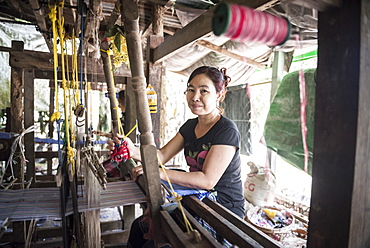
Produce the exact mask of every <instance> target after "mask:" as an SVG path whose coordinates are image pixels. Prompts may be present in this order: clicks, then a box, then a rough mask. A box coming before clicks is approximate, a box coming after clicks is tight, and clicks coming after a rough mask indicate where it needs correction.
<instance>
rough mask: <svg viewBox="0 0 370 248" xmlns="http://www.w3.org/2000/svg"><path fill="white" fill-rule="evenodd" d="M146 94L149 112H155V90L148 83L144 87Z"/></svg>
mask: <svg viewBox="0 0 370 248" xmlns="http://www.w3.org/2000/svg"><path fill="white" fill-rule="evenodd" d="M146 96H147V99H148V105H149V111H150V113H151V114H155V113H157V93H156V92H155V90H154V88H153V86H151V85H150V84H149V85H148V87H147V88H146Z"/></svg>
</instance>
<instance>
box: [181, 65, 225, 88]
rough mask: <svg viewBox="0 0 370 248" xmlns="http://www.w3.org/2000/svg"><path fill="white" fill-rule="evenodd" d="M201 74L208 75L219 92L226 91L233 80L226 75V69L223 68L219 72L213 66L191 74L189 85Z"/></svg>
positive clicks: (200, 68) (201, 68) (199, 69)
mask: <svg viewBox="0 0 370 248" xmlns="http://www.w3.org/2000/svg"><path fill="white" fill-rule="evenodd" d="M199 74H206V75H207V77H209V78H210V79H211V80H212V82H213V84H214V85H215V88H216V91H217V92H220V91H221V90H223V89H226V87H227V85H228V84H229V82H230V80H231V78H230V77H229V76H227V75H226V68H221V69H220V70H219V69H217V68H215V67H212V66H201V67H198V68H197V69H195V70H194V71H193V72H192V73H191V75H190V77H189V80H188V84H189V83H190V81H191V80H192V79H193V78H194V77H195V76H196V75H199Z"/></svg>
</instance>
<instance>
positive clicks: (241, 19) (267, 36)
mask: <svg viewBox="0 0 370 248" xmlns="http://www.w3.org/2000/svg"><path fill="white" fill-rule="evenodd" d="M212 30H213V33H214V34H215V35H217V36H220V35H224V36H226V37H229V38H230V39H231V40H236V41H239V42H246V43H247V42H251V43H254V42H256V43H263V44H266V45H268V46H279V45H282V44H284V43H285V42H286V41H287V40H288V39H289V36H290V30H291V24H290V22H289V21H288V20H287V19H286V18H283V17H277V16H274V15H271V14H269V13H265V12H261V11H257V10H254V9H252V8H249V7H246V6H241V5H237V4H228V3H220V4H219V5H218V6H217V7H216V9H215V10H214V15H213V18H212Z"/></svg>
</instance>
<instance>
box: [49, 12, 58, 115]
mask: <svg viewBox="0 0 370 248" xmlns="http://www.w3.org/2000/svg"><path fill="white" fill-rule="evenodd" d="M49 9H50V12H49V18H50V20H51V23H52V29H53V56H54V92H55V112H54V113H53V114H52V116H51V118H50V121H52V122H53V121H55V120H59V119H60V112H59V105H58V104H59V98H58V95H59V94H58V49H57V44H58V40H57V37H58V32H57V28H56V21H57V6H55V5H54V6H53V7H51V6H50V5H49Z"/></svg>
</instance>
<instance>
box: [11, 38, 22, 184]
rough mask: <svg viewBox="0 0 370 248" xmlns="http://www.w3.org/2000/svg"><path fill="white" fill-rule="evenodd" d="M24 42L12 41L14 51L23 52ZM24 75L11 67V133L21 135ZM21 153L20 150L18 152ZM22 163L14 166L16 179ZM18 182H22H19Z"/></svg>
mask: <svg viewBox="0 0 370 248" xmlns="http://www.w3.org/2000/svg"><path fill="white" fill-rule="evenodd" d="M23 46H24V44H23V42H22V41H12V51H23ZM11 57H12V53H11V52H10V56H9V59H11ZM23 80H24V75H23V69H22V68H18V67H13V66H12V67H11V86H10V92H11V93H10V94H11V95H10V102H11V103H12V104H11V106H10V113H11V118H10V123H11V125H10V126H11V130H10V131H11V132H13V133H18V134H20V133H21V132H22V130H23V121H24V116H23V89H24V82H23ZM18 151H19V150H18ZM21 164H22V162H21V161H18V162H17V164H14V165H13V166H14V173H15V177H16V178H18V179H20V176H21V172H20V165H21ZM18 182H21V181H20V180H18Z"/></svg>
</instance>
